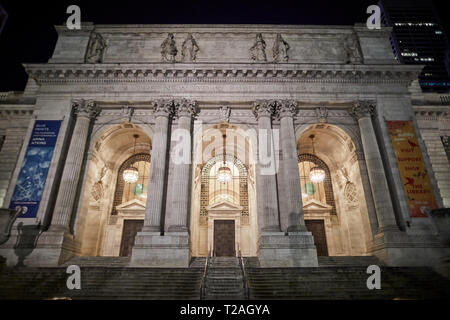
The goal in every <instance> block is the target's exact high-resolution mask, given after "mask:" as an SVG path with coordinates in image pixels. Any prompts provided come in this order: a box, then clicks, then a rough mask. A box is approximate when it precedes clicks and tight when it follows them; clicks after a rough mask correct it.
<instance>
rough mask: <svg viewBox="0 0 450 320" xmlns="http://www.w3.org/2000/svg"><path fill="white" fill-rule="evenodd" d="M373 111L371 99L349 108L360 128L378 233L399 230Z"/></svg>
mask: <svg viewBox="0 0 450 320" xmlns="http://www.w3.org/2000/svg"><path fill="white" fill-rule="evenodd" d="M374 111H375V104H374V103H373V102H371V101H356V102H355V103H354V105H353V106H352V107H351V109H350V110H349V112H350V114H351V115H352V116H353V117H354V118H355V119H356V120H357V121H358V125H359V129H360V134H361V141H362V145H363V149H364V158H365V160H366V164H367V172H368V175H369V181H370V187H371V190H372V196H373V200H374V204H375V211H376V213H377V219H378V233H383V232H384V231H388V230H390V231H399V229H398V227H397V223H396V221H395V214H394V208H393V205H392V200H391V197H390V192H389V188H388V182H387V179H386V173H385V171H384V167H383V160H382V158H381V153H380V150H379V147H378V142H377V138H376V136H375V130H374V128H373V125H372V119H371V117H372V115H373V113H374Z"/></svg>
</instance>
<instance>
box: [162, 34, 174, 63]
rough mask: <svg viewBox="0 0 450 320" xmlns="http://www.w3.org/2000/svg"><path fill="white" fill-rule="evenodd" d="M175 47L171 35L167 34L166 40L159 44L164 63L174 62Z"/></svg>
mask: <svg viewBox="0 0 450 320" xmlns="http://www.w3.org/2000/svg"><path fill="white" fill-rule="evenodd" d="M177 53H178V50H177V45H176V43H175V40H174V37H173V33H169V34H168V35H167V38H166V39H165V40H164V41H163V43H162V44H161V57H162V58H163V60H164V61H167V62H175V56H176V55H177Z"/></svg>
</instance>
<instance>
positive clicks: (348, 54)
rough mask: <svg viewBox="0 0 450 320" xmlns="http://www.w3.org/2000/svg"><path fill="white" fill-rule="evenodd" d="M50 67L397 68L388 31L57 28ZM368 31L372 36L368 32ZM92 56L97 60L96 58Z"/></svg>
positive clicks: (248, 27) (259, 27)
mask: <svg viewBox="0 0 450 320" xmlns="http://www.w3.org/2000/svg"><path fill="white" fill-rule="evenodd" d="M56 30H57V32H58V42H57V44H56V48H55V52H54V54H53V57H52V59H51V60H50V61H49V62H50V63H59V62H63V63H71V62H72V63H83V62H87V63H117V62H119V63H123V62H139V63H141V62H145V63H149V62H165V63H178V62H181V61H184V62H186V61H188V62H193V63H194V62H199V63H201V62H207V63H210V62H214V63H224V62H225V63H248V62H253V61H256V62H266V63H318V62H320V63H335V64H362V63H364V64H397V62H396V60H395V59H394V56H393V54H392V49H391V46H390V43H389V41H388V38H389V33H390V32H391V29H390V28H385V27H383V28H381V29H379V30H368V29H367V27H366V26H365V25H359V24H357V25H355V26H279V25H227V26H225V25H93V24H92V23H83V24H82V28H81V30H68V29H67V28H66V26H56ZM369 31H370V32H369ZM92 57H94V59H93V58H92Z"/></svg>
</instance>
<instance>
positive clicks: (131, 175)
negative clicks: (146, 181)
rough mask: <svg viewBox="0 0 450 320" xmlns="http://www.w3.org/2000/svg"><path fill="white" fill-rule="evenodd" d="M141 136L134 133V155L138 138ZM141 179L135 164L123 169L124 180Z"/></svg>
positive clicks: (130, 181)
mask: <svg viewBox="0 0 450 320" xmlns="http://www.w3.org/2000/svg"><path fill="white" fill-rule="evenodd" d="M138 137H139V135H137V134H134V135H133V138H134V147H133V155H134V152H135V151H136V139H137V138H138ZM138 179H139V171H138V169H137V168H135V167H133V165H131V166H130V167H128V168H126V169H125V170H124V171H123V180H124V181H125V182H126V183H135V182H136V181H138Z"/></svg>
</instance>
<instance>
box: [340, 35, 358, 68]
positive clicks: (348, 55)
mask: <svg viewBox="0 0 450 320" xmlns="http://www.w3.org/2000/svg"><path fill="white" fill-rule="evenodd" d="M344 50H345V63H346V64H349V63H351V64H355V63H362V55H361V51H360V49H359V45H358V41H357V40H356V38H355V37H354V36H353V35H349V36H347V37H346V38H345V40H344Z"/></svg>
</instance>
